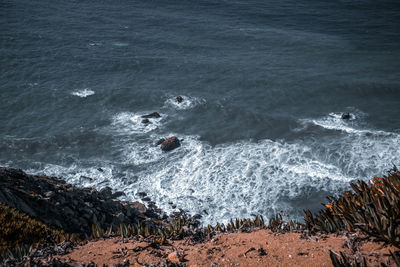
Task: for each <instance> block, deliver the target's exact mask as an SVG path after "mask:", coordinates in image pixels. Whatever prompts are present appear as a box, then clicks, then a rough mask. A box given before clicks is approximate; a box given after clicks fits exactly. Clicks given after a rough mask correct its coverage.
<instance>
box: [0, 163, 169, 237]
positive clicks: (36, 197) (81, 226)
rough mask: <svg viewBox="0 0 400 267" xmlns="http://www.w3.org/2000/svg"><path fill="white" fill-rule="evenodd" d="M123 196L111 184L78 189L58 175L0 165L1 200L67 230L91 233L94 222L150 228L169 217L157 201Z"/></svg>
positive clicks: (108, 226)
mask: <svg viewBox="0 0 400 267" xmlns="http://www.w3.org/2000/svg"><path fill="white" fill-rule="evenodd" d="M122 195H124V193H123V192H112V190H111V188H109V187H105V188H102V189H101V190H100V191H97V190H96V189H93V188H79V187H76V186H73V185H71V184H68V183H66V182H65V181H64V180H62V179H59V178H56V177H49V176H40V175H29V174H26V173H24V172H23V171H22V170H17V169H11V168H0V202H1V203H4V204H6V205H8V206H9V207H12V208H16V209H18V210H20V211H22V212H24V213H25V214H27V215H29V216H30V217H32V218H34V219H38V220H40V221H42V222H44V223H45V224H47V225H49V226H51V227H54V228H57V229H63V230H64V231H65V232H67V233H78V234H80V235H82V236H85V235H88V233H91V229H92V225H93V224H96V225H98V226H100V227H101V228H103V229H107V228H110V227H114V228H115V227H118V226H119V225H120V224H121V223H126V224H135V223H136V224H137V223H139V222H141V223H146V224H148V226H149V227H151V226H152V225H153V222H154V220H165V221H167V220H168V219H169V218H168V216H167V215H166V214H165V213H162V212H161V210H160V209H158V208H157V207H156V206H155V205H154V204H152V205H149V206H148V207H146V206H145V205H144V204H142V203H140V202H129V201H120V200H118V197H120V196H122Z"/></svg>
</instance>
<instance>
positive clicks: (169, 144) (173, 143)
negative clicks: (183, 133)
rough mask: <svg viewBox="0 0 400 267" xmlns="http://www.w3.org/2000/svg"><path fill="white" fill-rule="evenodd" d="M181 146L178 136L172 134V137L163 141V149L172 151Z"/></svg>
mask: <svg viewBox="0 0 400 267" xmlns="http://www.w3.org/2000/svg"><path fill="white" fill-rule="evenodd" d="M180 146H181V142H180V141H179V139H178V138H177V137H176V136H172V137H170V138H167V139H165V140H164V142H162V144H161V149H162V150H163V151H171V150H173V149H175V148H178V147H180Z"/></svg>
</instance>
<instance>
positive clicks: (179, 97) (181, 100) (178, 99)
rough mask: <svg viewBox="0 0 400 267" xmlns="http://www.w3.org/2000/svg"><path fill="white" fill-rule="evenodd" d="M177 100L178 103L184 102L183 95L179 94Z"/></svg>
mask: <svg viewBox="0 0 400 267" xmlns="http://www.w3.org/2000/svg"><path fill="white" fill-rule="evenodd" d="M175 100H176V102H178V103H182V102H183V97H181V96H177V97H176V99H175Z"/></svg>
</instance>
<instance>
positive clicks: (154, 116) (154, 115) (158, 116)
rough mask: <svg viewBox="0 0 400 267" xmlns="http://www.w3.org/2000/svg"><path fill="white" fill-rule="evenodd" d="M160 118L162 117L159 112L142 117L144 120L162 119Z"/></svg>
mask: <svg viewBox="0 0 400 267" xmlns="http://www.w3.org/2000/svg"><path fill="white" fill-rule="evenodd" d="M160 117H161V115H160V114H159V113H158V112H153V113H150V114H147V115H143V116H142V118H143V119H154V118H160Z"/></svg>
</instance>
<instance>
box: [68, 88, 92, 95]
mask: <svg viewBox="0 0 400 267" xmlns="http://www.w3.org/2000/svg"><path fill="white" fill-rule="evenodd" d="M71 94H72V95H75V96H79V97H88V96H91V95H94V91H93V90H90V89H89V88H85V89H82V90H77V91H74V92H72V93H71Z"/></svg>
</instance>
